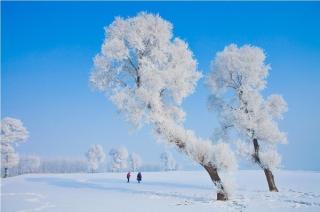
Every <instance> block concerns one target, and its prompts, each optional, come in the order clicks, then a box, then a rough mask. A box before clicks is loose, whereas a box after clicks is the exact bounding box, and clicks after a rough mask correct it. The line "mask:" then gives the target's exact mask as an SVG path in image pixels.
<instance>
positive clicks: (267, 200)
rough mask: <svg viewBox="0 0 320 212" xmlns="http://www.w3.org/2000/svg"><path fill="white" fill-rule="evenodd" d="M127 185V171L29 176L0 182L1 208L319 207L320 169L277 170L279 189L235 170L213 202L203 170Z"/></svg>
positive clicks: (258, 174) (60, 211)
mask: <svg viewBox="0 0 320 212" xmlns="http://www.w3.org/2000/svg"><path fill="white" fill-rule="evenodd" d="M142 174H143V181H142V183H141V184H138V183H136V181H135V180H134V178H135V177H132V178H133V179H132V182H131V183H129V184H128V183H126V179H125V173H99V174H89V173H88V174H30V175H23V176H17V177H10V178H7V179H3V180H2V185H1V203H2V204H1V209H2V210H1V211H3V212H12V211H20V212H22V211H24V212H27V211H53V212H64V211H70V212H75V211H76V212H80V211H90V212H98V211H103V212H105V211H112V212H116V211H121V212H126V211H128V212H135V211H137V212H142V211H148V212H152V211H161V212H163V211H183V212H187V211H211V212H212V211H258V212H261V211H281V212H285V211H320V173H319V172H306V171H278V172H275V176H276V182H277V184H278V188H279V190H280V192H279V193H270V192H268V191H267V185H266V181H265V178H264V175H263V172H262V171H239V172H237V173H236V180H237V184H238V186H237V188H236V189H235V192H234V195H233V197H232V198H231V200H230V201H227V202H221V201H215V200H214V199H215V191H214V188H213V185H212V183H211V181H210V179H209V176H208V175H207V174H206V173H205V172H202V171H176V172H149V173H147V172H146V173H142Z"/></svg>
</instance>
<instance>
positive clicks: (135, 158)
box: [129, 152, 142, 172]
mask: <svg viewBox="0 0 320 212" xmlns="http://www.w3.org/2000/svg"><path fill="white" fill-rule="evenodd" d="M129 165H130V169H131V171H134V172H135V171H137V170H138V169H139V168H140V167H141V165H142V159H141V157H140V155H138V154H137V153H134V152H133V153H131V154H130V155H129Z"/></svg>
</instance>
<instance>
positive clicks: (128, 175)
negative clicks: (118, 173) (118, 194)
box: [127, 172, 131, 183]
mask: <svg viewBox="0 0 320 212" xmlns="http://www.w3.org/2000/svg"><path fill="white" fill-rule="evenodd" d="M130 177H131V173H130V172H128V174H127V180H128V183H129V182H130Z"/></svg>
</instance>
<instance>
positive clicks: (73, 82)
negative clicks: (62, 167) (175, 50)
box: [1, 2, 320, 170]
mask: <svg viewBox="0 0 320 212" xmlns="http://www.w3.org/2000/svg"><path fill="white" fill-rule="evenodd" d="M1 5H2V11H1V16H2V17H1V18H2V20H1V21H2V22H1V24H2V26H1V27H2V30H1V43H2V46H1V54H2V55H1V66H2V79H1V100H2V101H1V106H2V108H1V112H2V114H1V115H2V117H5V116H11V117H16V118H19V119H21V120H22V121H23V122H24V123H25V125H26V126H27V128H28V129H29V131H30V138H29V140H28V141H27V142H26V143H24V144H22V145H20V146H19V147H18V151H19V152H20V153H24V154H29V153H34V154H38V155H41V156H44V157H46V156H47V157H48V156H50V157H52V156H71V157H82V156H83V154H84V152H85V151H86V150H87V149H88V147H89V146H90V145H91V144H95V143H98V144H102V145H103V146H104V148H105V149H106V150H109V149H110V148H111V147H117V146H121V145H125V146H127V147H128V149H129V150H130V151H135V152H137V153H139V154H141V155H142V157H143V159H144V160H145V161H150V162H157V161H158V160H159V154H160V152H161V151H163V149H164V147H163V144H157V143H156V142H155V141H154V139H153V136H152V134H151V132H150V130H149V129H148V127H146V128H144V129H142V130H139V131H134V130H132V128H131V127H130V125H129V124H127V123H125V121H124V119H123V117H121V116H120V115H119V114H117V112H116V108H115V107H114V105H112V103H111V102H110V101H109V100H107V99H106V98H105V97H104V96H103V94H101V93H98V92H93V91H92V90H91V89H90V87H89V84H88V76H89V73H90V69H91V67H92V57H93V56H94V55H95V54H96V53H97V52H98V51H99V49H100V45H101V43H102V41H103V38H104V31H103V27H104V26H106V25H108V24H110V23H111V22H112V21H113V19H114V17H115V16H124V17H127V16H134V15H136V14H137V13H138V12H139V11H148V12H153V13H159V14H160V15H161V16H162V17H163V18H165V19H167V20H169V21H170V22H172V23H173V25H174V34H175V35H176V36H179V37H181V38H183V39H185V40H186V41H187V42H188V43H189V44H190V48H191V49H192V50H193V52H194V55H195V57H196V58H197V59H198V62H199V67H200V69H201V70H202V71H203V73H204V74H206V73H207V72H208V69H209V63H210V60H211V59H212V58H213V56H214V54H215V53H216V52H217V51H219V50H222V49H223V47H224V46H225V45H228V44H229V43H236V44H238V45H243V44H247V43H250V44H253V45H257V46H260V47H262V48H264V49H265V50H266V52H267V56H268V59H267V60H268V62H269V63H271V65H272V70H271V72H270V77H269V78H268V87H267V89H266V90H265V91H264V94H266V95H267V94H271V93H281V94H283V96H284V98H285V99H286V101H287V102H288V104H289V112H288V113H286V114H285V119H284V120H283V121H281V123H280V126H281V129H282V130H283V131H286V132H287V133H288V138H289V144H288V145H281V146H280V147H279V148H280V152H281V154H282V156H283V167H284V168H287V169H311V170H320V154H319V151H320V136H319V132H320V126H319V124H320V111H319V108H320V22H319V20H320V3H319V2H311V3H298V2H296V3H276V2H272V3H238V2H237V3H234V2H233V3H230V2H223V3H221V2H220V3H215V2H211V3H210V2H199V3H196V2H187V3H182V2H179V3H169V2H162V3H155V2H153V3H147V2H140V3H126V2H119V3H116V2H95V3H88V2H71V3H70V2H69V3H66V2H55V3H52V2H51V3H50V2H33V3H26V2H1ZM207 96H208V92H207V90H206V88H205V87H204V85H203V80H201V81H200V82H199V84H198V86H197V90H196V93H195V94H194V95H192V96H190V97H189V98H187V99H186V100H185V103H184V105H183V106H184V108H185V110H186V112H187V121H186V126H187V127H189V128H192V129H194V130H195V131H196V132H197V133H198V134H199V135H201V136H203V137H209V136H210V135H211V134H212V129H213V128H214V127H215V126H216V125H217V123H216V118H215V114H213V113H209V112H208V111H207V109H206V99H207ZM181 160H182V161H183V162H185V163H186V162H187V161H186V160H185V159H181Z"/></svg>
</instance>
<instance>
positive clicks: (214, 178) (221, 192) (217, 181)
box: [202, 165, 228, 201]
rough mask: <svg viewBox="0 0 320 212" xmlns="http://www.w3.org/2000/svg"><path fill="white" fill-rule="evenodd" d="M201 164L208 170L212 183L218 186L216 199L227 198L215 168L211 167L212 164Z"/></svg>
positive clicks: (223, 199)
mask: <svg viewBox="0 0 320 212" xmlns="http://www.w3.org/2000/svg"><path fill="white" fill-rule="evenodd" d="M202 166H203V167H204V169H205V170H206V171H207V172H208V174H209V176H210V178H211V180H212V182H213V183H214V185H215V186H216V187H217V188H218V192H217V200H222V201H226V200H228V194H227V193H226V191H225V190H224V187H223V184H222V181H221V179H220V177H219V174H218V170H217V168H215V167H213V166H212V165H202Z"/></svg>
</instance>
